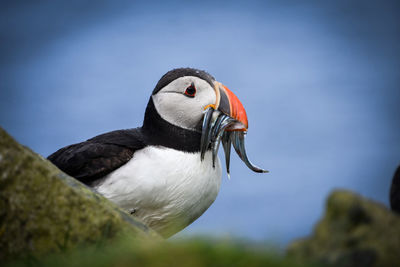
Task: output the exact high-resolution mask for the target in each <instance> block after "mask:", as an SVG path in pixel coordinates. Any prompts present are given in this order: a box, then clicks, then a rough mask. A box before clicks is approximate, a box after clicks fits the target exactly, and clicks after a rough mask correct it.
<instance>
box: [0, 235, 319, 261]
mask: <svg viewBox="0 0 400 267" xmlns="http://www.w3.org/2000/svg"><path fill="white" fill-rule="evenodd" d="M6 266H7V267H25V266H44V267H53V266H57V267H63V266H97V267H110V266H115V267H124V266H154V267H157V266H178V267H179V266H188V267H200V266H229V267H231V266H238V267H239V266H240V267H251V266H276V267H288V266H291V267H302V266H303V267H305V266H316V265H314V264H305V263H298V262H295V261H294V260H292V259H290V258H288V257H286V256H285V255H284V253H283V252H282V251H280V250H279V249H277V248H274V247H273V246H270V245H263V244H253V243H250V242H246V241H240V240H231V239H210V238H201V237H198V238H192V239H180V240H173V241H145V240H137V239H133V240H132V239H129V238H124V239H119V240H117V241H103V242H99V243H98V244H95V245H90V246H80V247H78V248H75V249H73V250H66V251H63V252H61V253H57V254H52V255H46V256H43V257H40V258H39V257H34V256H29V257H25V258H23V259H18V260H15V261H12V262H8V263H7V264H6Z"/></svg>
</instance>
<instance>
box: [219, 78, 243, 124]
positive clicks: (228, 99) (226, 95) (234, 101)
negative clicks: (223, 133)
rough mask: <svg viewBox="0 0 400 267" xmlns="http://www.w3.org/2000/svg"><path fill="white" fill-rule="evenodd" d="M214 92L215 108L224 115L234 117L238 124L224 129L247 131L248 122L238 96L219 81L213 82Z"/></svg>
mask: <svg viewBox="0 0 400 267" xmlns="http://www.w3.org/2000/svg"><path fill="white" fill-rule="evenodd" d="M214 89H215V93H216V95H217V101H216V103H215V109H218V110H219V111H221V112H223V113H224V114H225V115H228V116H230V117H231V118H234V119H235V120H237V121H238V122H240V124H236V125H234V126H233V127H230V128H228V129H226V130H227V131H247V129H248V127H249V123H248V120H247V115H246V110H245V109H244V107H243V104H242V102H240V100H239V98H238V97H237V96H236V95H235V94H234V93H233V92H232V91H231V90H229V89H228V87H226V86H225V85H223V84H222V83H220V82H215V83H214Z"/></svg>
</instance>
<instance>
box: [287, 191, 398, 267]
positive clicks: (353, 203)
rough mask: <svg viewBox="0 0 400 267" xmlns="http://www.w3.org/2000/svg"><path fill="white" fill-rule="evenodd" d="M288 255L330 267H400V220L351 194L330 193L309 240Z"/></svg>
mask: <svg viewBox="0 0 400 267" xmlns="http://www.w3.org/2000/svg"><path fill="white" fill-rule="evenodd" d="M288 255H289V256H291V257H294V258H297V259H298V260H307V261H309V260H313V261H316V262H320V263H325V264H329V265H332V266H349V267H350V266H351V267H357V266H362V267H370V266H371V267H372V266H377V267H378V266H379V267H384V266H388V267H389V266H400V216H398V215H396V214H395V213H393V212H391V211H390V210H388V209H387V208H386V207H385V206H383V205H381V204H379V203H375V202H373V201H371V200H368V199H366V198H363V197H361V196H359V195H357V194H355V193H352V192H350V191H344V190H343V191H335V192H333V193H332V194H331V195H330V196H329V198H328V200H327V204H326V212H325V216H324V218H323V219H322V220H321V221H320V222H319V223H318V224H317V225H316V227H315V229H314V233H313V235H312V236H311V237H310V238H306V239H303V240H299V241H295V242H293V243H292V244H291V245H290V246H289V248H288Z"/></svg>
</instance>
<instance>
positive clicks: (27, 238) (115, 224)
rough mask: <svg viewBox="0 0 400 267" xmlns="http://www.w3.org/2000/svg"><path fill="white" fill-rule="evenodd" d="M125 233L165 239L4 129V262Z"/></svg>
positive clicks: (0, 180)
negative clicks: (14, 138) (17, 140)
mask: <svg viewBox="0 0 400 267" xmlns="http://www.w3.org/2000/svg"><path fill="white" fill-rule="evenodd" d="M123 235H128V236H134V237H135V238H145V239H148V238H159V237H158V235H157V234H155V232H153V231H152V230H151V229H149V228H148V227H147V226H146V225H144V224H143V223H141V222H139V221H138V220H136V219H134V218H133V217H131V216H130V215H129V214H127V213H125V212H124V211H122V210H121V209H119V208H118V207H116V206H115V205H114V204H112V203H111V202H110V201H108V200H107V199H105V198H104V197H102V196H101V195H99V194H97V193H95V192H93V191H91V190H90V189H89V188H88V187H86V186H85V185H83V184H81V183H80V182H79V181H77V180H75V179H74V178H71V177H69V176H67V175H66V174H64V173H62V172H61V171H60V170H59V169H57V168H56V167H55V166H54V165H53V164H51V163H50V162H49V161H48V160H46V159H44V158H42V157H41V156H39V155H37V154H35V153H33V152H32V151H31V150H29V149H28V148H26V147H23V146H21V145H20V144H18V143H17V142H16V141H15V140H13V139H12V138H11V137H10V136H9V135H8V134H7V133H6V132H5V131H4V130H3V129H1V128H0V261H1V260H2V259H10V258H15V257H21V256H24V255H36V256H38V255H43V254H47V253H49V252H57V251H61V250H65V249H68V248H73V247H77V246H78V245H81V244H87V243H96V242H100V241H104V240H109V239H113V238H115V237H119V236H123Z"/></svg>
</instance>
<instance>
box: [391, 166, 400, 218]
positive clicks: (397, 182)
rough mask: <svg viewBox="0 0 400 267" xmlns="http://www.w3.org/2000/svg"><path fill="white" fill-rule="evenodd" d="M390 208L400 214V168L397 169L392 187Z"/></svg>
mask: <svg viewBox="0 0 400 267" xmlns="http://www.w3.org/2000/svg"><path fill="white" fill-rule="evenodd" d="M390 207H391V208H392V210H393V211H395V212H397V213H399V214H400V166H399V167H397V170H396V172H395V174H394V176H393V180H392V186H391V187H390Z"/></svg>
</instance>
